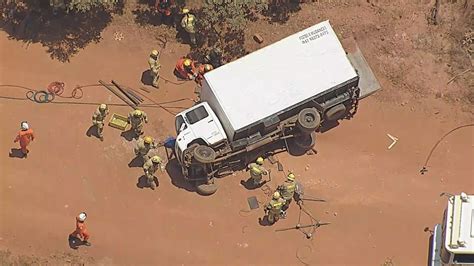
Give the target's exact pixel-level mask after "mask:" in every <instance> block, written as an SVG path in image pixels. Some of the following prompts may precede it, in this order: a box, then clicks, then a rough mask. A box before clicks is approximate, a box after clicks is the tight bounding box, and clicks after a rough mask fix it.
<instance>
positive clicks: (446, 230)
mask: <svg viewBox="0 0 474 266" xmlns="http://www.w3.org/2000/svg"><path fill="white" fill-rule="evenodd" d="M429 263H430V265H431V266H445V265H474V196H473V195H467V194H466V193H461V194H460V195H451V196H450V197H449V199H448V206H447V207H446V210H445V211H444V217H443V223H442V224H437V225H436V226H435V228H434V230H433V236H432V241H431V247H430V259H429Z"/></svg>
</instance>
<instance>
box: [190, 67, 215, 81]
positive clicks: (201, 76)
mask: <svg viewBox="0 0 474 266" xmlns="http://www.w3.org/2000/svg"><path fill="white" fill-rule="evenodd" d="M213 69H214V68H213V67H212V65H211V64H201V65H200V66H199V67H198V72H197V73H198V75H197V76H196V79H195V80H194V81H196V83H197V84H198V85H199V86H202V80H203V79H204V74H206V73H207V72H209V71H211V70H213Z"/></svg>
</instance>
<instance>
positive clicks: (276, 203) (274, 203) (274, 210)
mask: <svg viewBox="0 0 474 266" xmlns="http://www.w3.org/2000/svg"><path fill="white" fill-rule="evenodd" d="M283 204H285V200H284V199H282V198H281V196H280V192H278V191H276V192H275V193H273V197H272V200H271V201H270V202H269V203H268V204H267V205H266V206H265V214H266V215H267V220H268V222H269V223H270V224H274V223H275V222H277V221H278V220H279V219H280V215H281V214H282V207H283Z"/></svg>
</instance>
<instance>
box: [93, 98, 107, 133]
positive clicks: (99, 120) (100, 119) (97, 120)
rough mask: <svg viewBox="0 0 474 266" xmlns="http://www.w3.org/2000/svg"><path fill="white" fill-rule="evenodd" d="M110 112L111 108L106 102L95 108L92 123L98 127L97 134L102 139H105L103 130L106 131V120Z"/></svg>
mask: <svg viewBox="0 0 474 266" xmlns="http://www.w3.org/2000/svg"><path fill="white" fill-rule="evenodd" d="M108 114H109V108H108V107H107V105H106V104H104V103H103V104H101V105H99V107H98V108H97V110H95V112H94V114H93V115H92V124H93V125H94V126H96V127H97V136H98V137H99V139H100V140H101V141H104V135H103V134H102V132H103V131H104V120H105V117H107V115H108Z"/></svg>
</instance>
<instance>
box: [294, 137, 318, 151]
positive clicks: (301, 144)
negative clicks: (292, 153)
mask: <svg viewBox="0 0 474 266" xmlns="http://www.w3.org/2000/svg"><path fill="white" fill-rule="evenodd" d="M315 144H316V132H311V134H307V135H301V136H298V137H295V145H296V147H298V148H300V149H302V150H305V151H307V150H309V149H311V148H313V147H314V145H315Z"/></svg>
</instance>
